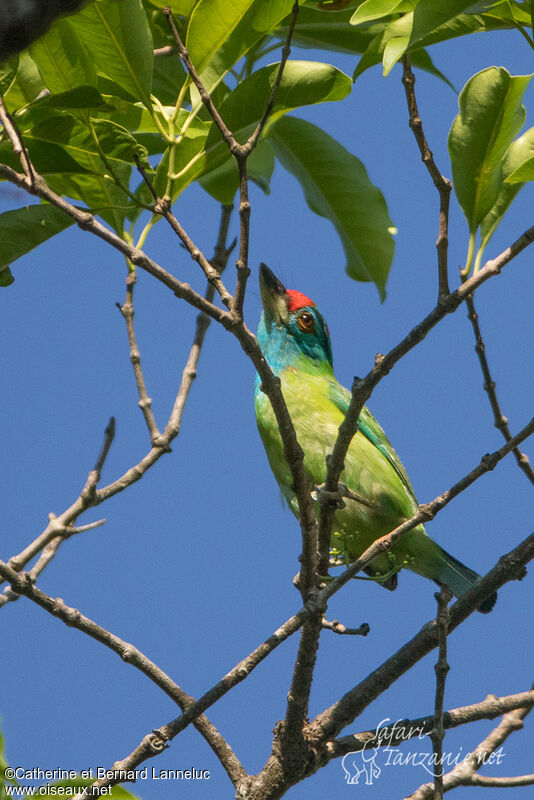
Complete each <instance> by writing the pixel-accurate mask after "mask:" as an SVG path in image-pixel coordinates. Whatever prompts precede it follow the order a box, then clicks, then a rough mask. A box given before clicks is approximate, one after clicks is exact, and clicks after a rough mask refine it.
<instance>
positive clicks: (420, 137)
mask: <svg viewBox="0 0 534 800" xmlns="http://www.w3.org/2000/svg"><path fill="white" fill-rule="evenodd" d="M402 65H403V73H402V83H403V85H404V91H405V93H406V102H407V103H408V112H409V115H410V128H411V130H412V132H413V135H414V136H415V140H416V142H417V145H418V147H419V152H420V153H421V158H422V160H423V164H424V165H425V167H426V168H427V170H428V172H429V174H430V177H431V178H432V180H433V182H434V186H435V187H436V189H437V190H438V192H439V234H438V238H437V241H436V248H437V253H438V302H439V301H440V300H442V299H444V298H446V297H447V296H448V295H449V294H450V290H449V279H448V274H447V250H448V245H449V238H448V227H449V199H450V195H451V189H452V184H451V182H450V180H448V178H445V177H444V176H443V175H442V174H441V172H440V171H439V169H438V168H437V166H436V162H435V161H434V156H433V154H432V151H431V150H430V147H429V146H428V142H427V140H426V137H425V134H424V132H423V123H422V121H421V117H420V116H419V109H418V108H417V100H416V97H415V75H414V74H413V72H412V70H411V67H410V60H409V58H408V56H403V59H402Z"/></svg>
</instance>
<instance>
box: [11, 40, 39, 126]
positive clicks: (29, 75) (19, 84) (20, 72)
mask: <svg viewBox="0 0 534 800" xmlns="http://www.w3.org/2000/svg"><path fill="white" fill-rule="evenodd" d="M44 88H45V86H44V83H43V81H42V78H41V76H40V74H39V70H38V69H37V65H36V63H35V61H33V59H32V58H31V56H30V54H29V53H28V51H27V50H24V51H23V52H22V53H20V54H19V65H18V68H17V74H16V76H15V80H14V81H13V82H12V84H11V86H10V88H9V90H8V91H6V95H5V98H4V99H5V101H6V105H7V107H8V109H9V111H16V110H17V109H19V108H22V107H23V106H25V105H27V103H31V102H32V100H35V98H36V97H37V96H38V95H39V94H40V93H41V92H42V91H43V89H44Z"/></svg>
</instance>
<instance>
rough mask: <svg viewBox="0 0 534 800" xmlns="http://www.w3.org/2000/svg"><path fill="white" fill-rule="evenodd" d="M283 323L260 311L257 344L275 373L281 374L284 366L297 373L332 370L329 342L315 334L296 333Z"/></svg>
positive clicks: (326, 338) (315, 372)
mask: <svg viewBox="0 0 534 800" xmlns="http://www.w3.org/2000/svg"><path fill="white" fill-rule="evenodd" d="M292 327H293V326H292V325H291V322H290V329H289V330H288V328H286V327H285V326H284V325H279V324H277V323H276V322H275V321H274V319H273V318H272V317H271V316H270V315H268V316H267V315H266V314H265V312H263V313H262V315H261V318H260V323H259V326H258V343H259V345H260V348H261V351H262V353H263V355H264V356H265V360H266V361H267V363H268V364H269V366H270V368H271V369H272V371H273V372H274V374H275V375H280V373H281V372H283V371H284V369H286V368H287V367H293V368H295V369H298V370H299V372H309V373H314V374H317V373H320V374H324V373H325V372H328V373H332V352H331V349H330V341H329V340H328V337H327V336H326V335H325V336H324V341H319V340H318V339H317V338H316V337H310V336H303V335H299V334H298V331H293V330H291V328H292Z"/></svg>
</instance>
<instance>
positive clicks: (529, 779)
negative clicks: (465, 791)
mask: <svg viewBox="0 0 534 800" xmlns="http://www.w3.org/2000/svg"><path fill="white" fill-rule="evenodd" d="M533 784H534V773H533V774H532V775H516V776H514V777H510V778H506V777H502V778H498V777H495V778H490V777H489V775H478V773H476V772H475V773H474V774H473V775H471V778H470V780H469V784H468V785H469V786H486V787H494V788H497V789H505V788H507V787H508V788H510V789H512V788H514V787H515V786H532V785H533Z"/></svg>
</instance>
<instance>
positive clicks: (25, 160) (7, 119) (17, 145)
mask: <svg viewBox="0 0 534 800" xmlns="http://www.w3.org/2000/svg"><path fill="white" fill-rule="evenodd" d="M0 122H1V123H2V125H3V126H4V130H5V132H6V133H7V136H8V138H9V141H10V142H11V146H12V147H13V152H14V153H15V155H16V156H17V158H18V159H19V161H20V165H21V167H22V169H23V172H24V175H25V176H26V178H27V180H28V181H29V183H30V185H31V186H33V183H34V171H33V166H32V163H31V161H30V157H29V155H28V151H27V150H26V148H25V146H24V142H23V140H22V136H21V134H20V131H19V129H18V127H17V125H16V124H15V122H14V120H13V119H12V117H11V114H10V113H9V111H8V110H7V108H6V105H5V103H4V98H3V96H2V94H1V93H0Z"/></svg>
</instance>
